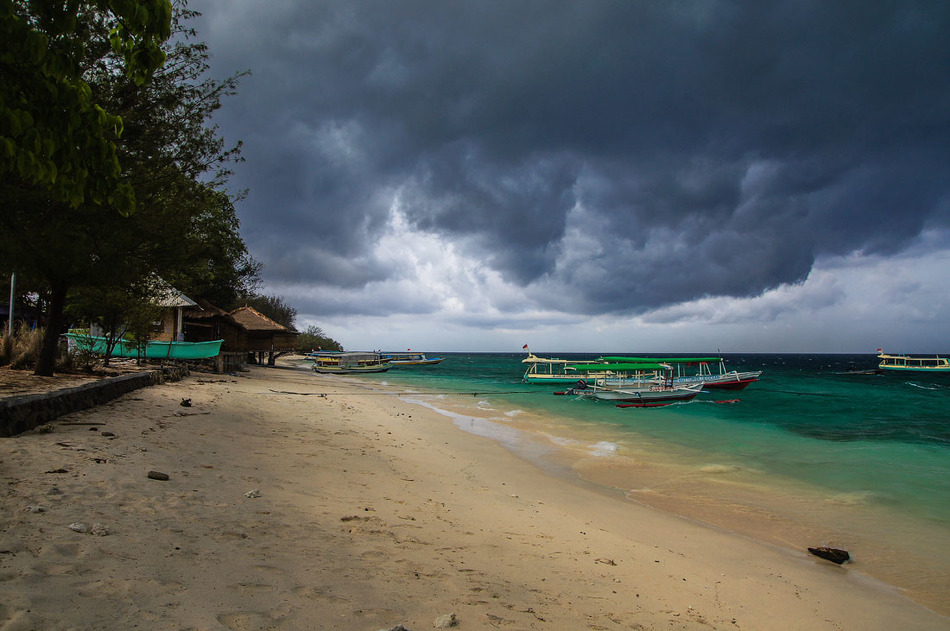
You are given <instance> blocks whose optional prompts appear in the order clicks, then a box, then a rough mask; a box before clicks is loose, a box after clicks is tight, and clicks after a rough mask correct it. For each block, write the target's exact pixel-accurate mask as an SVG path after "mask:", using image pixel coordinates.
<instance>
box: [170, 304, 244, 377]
mask: <svg viewBox="0 0 950 631" xmlns="http://www.w3.org/2000/svg"><path fill="white" fill-rule="evenodd" d="M195 303H197V304H196V305H195V306H194V307H191V308H189V309H185V310H184V313H183V323H184V332H185V341H186V342H207V341H210V340H224V342H222V344H221V352H220V353H219V354H218V356H217V357H216V358H215V370H216V371H217V372H234V371H236V370H243V369H244V367H245V364H246V363H247V350H246V349H245V348H244V337H245V336H244V327H242V326H241V325H240V324H238V322H237V320H235V319H234V318H233V317H231V314H230V313H228V312H227V311H225V310H224V309H221V308H220V307H216V306H215V305H213V304H211V303H210V302H208V301H207V300H205V299H203V298H198V299H196V300H195Z"/></svg>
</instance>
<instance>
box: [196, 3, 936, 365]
mask: <svg viewBox="0 0 950 631" xmlns="http://www.w3.org/2000/svg"><path fill="white" fill-rule="evenodd" d="M189 6H190V7H191V8H193V9H196V10H198V11H200V12H201V13H202V14H203V16H202V17H201V18H200V19H198V20H195V21H194V22H193V25H194V26H195V27H197V29H198V37H199V39H200V40H203V41H205V42H207V43H208V45H209V48H210V52H211V55H212V62H213V66H212V73H213V74H214V75H215V76H218V77H222V76H225V75H229V74H232V73H234V72H238V71H244V70H249V71H250V72H251V75H250V76H248V77H246V78H244V79H243V80H242V82H241V86H240V89H239V92H238V94H237V95H236V96H233V97H230V98H229V99H228V100H227V101H226V103H225V105H224V107H223V108H222V109H221V110H220V111H219V113H218V116H217V117H216V119H215V121H216V122H217V123H218V124H219V126H220V130H221V133H222V134H223V135H224V137H225V138H226V139H227V141H228V142H232V143H233V142H235V141H237V140H241V141H243V142H244V149H243V155H244V158H245V159H246V162H244V163H242V164H239V165H237V167H236V174H235V176H234V178H233V180H232V184H233V186H234V189H235V190H239V189H245V188H246V189H248V191H249V194H248V196H247V198H246V199H245V200H244V201H241V202H240V203H239V204H238V214H239V217H240V219H241V225H242V235H243V236H244V238H245V240H246V241H247V244H248V246H249V248H250V250H251V252H252V254H253V255H254V256H255V258H257V259H258V260H259V261H261V262H262V263H263V264H264V265H265V271H264V274H263V277H264V280H265V286H264V288H263V291H264V293H268V294H276V295H280V296H282V297H283V298H284V299H285V300H286V301H287V302H288V303H289V304H291V305H292V306H293V307H295V308H296V309H297V311H298V318H297V326H298V329H301V330H303V329H304V328H306V327H307V326H309V325H311V324H315V325H317V326H320V327H321V328H322V329H323V330H324V331H325V332H326V333H327V334H328V335H330V336H331V337H333V338H335V339H337V340H339V341H340V342H341V343H342V344H343V345H344V346H345V347H346V348H347V349H351V350H360V349H371V348H384V349H388V350H402V349H405V348H413V349H417V350H431V351H436V350H444V351H453V350H457V351H466V350H471V351H520V350H521V347H522V345H523V344H525V343H528V344H530V346H531V350H532V351H535V352H539V353H543V352H545V351H549V352H553V351H592V352H661V351H669V352H710V351H715V350H716V349H722V351H723V352H730V351H734V352H753V351H760V352H823V351H824V352H874V351H875V349H876V348H878V347H883V348H885V350H889V351H894V352H938V351H939V352H947V351H950V335H948V332H950V324H948V323H950V275H948V271H950V35H948V33H950V2H945V1H942V0H933V1H930V2H900V1H897V2H884V1H881V0H870V1H868V0H861V1H860V2H859V1H854V2H847V1H840V2H825V1H821V0H814V1H809V0H789V1H781V2H768V1H764V0H749V1H746V2H743V1H721V0H696V1H689V0H682V1H678V0H669V1H663V2H655V1H652V0H641V1H636V0H625V1H616V0H585V1H583V2H578V1H576V0H570V1H567V0H564V1H554V0H544V1H540V0H539V1H530V0H519V1H511V0H499V1H478V2H462V1H457V2H456V1H451V0H431V1H406V0H379V1H375V2H365V1H362V0H345V1H343V0H340V1H337V0H330V1H325V2H321V1H315V0H268V1H266V2H265V1H264V0H192V2H190V3H189Z"/></svg>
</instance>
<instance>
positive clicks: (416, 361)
mask: <svg viewBox="0 0 950 631" xmlns="http://www.w3.org/2000/svg"><path fill="white" fill-rule="evenodd" d="M383 359H388V360H389V363H390V364H392V365H393V366H394V367H396V366H434V365H435V364H439V363H441V362H443V361H445V358H444V357H426V354H425V353H416V352H414V351H407V352H405V353H384V354H383Z"/></svg>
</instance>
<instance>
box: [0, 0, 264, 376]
mask: <svg viewBox="0 0 950 631" xmlns="http://www.w3.org/2000/svg"><path fill="white" fill-rule="evenodd" d="M0 2H3V0H0ZM191 15H193V14H192V13H190V12H188V11H187V10H186V9H185V8H184V6H183V5H182V4H178V3H176V14H175V19H174V22H173V23H174V26H175V31H176V35H177V37H176V41H175V43H174V44H172V45H169V47H168V62H167V63H166V64H165V65H164V66H162V67H161V68H160V69H158V70H157V71H155V72H154V74H153V78H152V81H150V82H144V83H140V82H137V81H136V80H135V78H134V77H130V76H129V75H128V74H127V73H125V72H124V71H122V70H121V68H122V66H121V64H119V63H117V57H116V53H115V51H114V50H113V49H112V47H111V46H105V45H103V44H102V42H103V41H106V40H107V39H108V37H106V34H107V33H108V31H107V30H106V29H107V28H108V20H104V19H102V16H101V15H100V14H98V13H95V12H92V13H88V14H84V15H82V16H81V17H82V18H83V20H84V22H83V23H84V24H85V28H86V32H88V33H90V35H89V39H88V41H89V42H90V44H89V45H87V46H86V47H85V48H84V50H85V51H86V55H87V57H86V58H85V59H84V60H83V69H84V71H83V76H85V77H86V79H87V80H88V84H87V85H89V86H90V89H91V93H92V94H93V95H94V97H95V100H96V102H97V103H101V104H103V107H104V108H105V109H107V110H108V111H111V112H117V113H119V114H120V115H121V116H122V118H123V120H124V122H125V133H124V134H123V135H122V137H121V138H120V139H118V140H117V142H116V144H115V147H116V155H117V156H118V158H119V159H120V161H121V162H122V164H123V165H124V168H125V171H124V172H123V174H122V181H123V182H124V183H125V184H127V185H128V186H129V187H130V188H131V189H132V190H133V191H134V192H135V196H136V199H137V202H138V208H137V211H136V212H135V213H134V214H132V215H129V216H123V215H122V214H120V213H117V212H115V208H114V207H111V206H108V205H102V204H97V203H94V202H92V201H91V200H89V199H86V200H85V201H83V202H81V203H79V204H78V205H73V204H72V203H70V202H69V201H63V200H62V199H60V198H59V197H57V196H56V195H54V194H51V192H50V191H49V189H48V188H46V187H44V186H41V185H38V184H36V183H35V181H33V180H31V179H30V178H26V177H23V176H21V175H20V174H18V173H12V174H10V176H9V177H7V178H4V179H3V180H2V181H0V269H3V268H8V269H13V268H14V267H15V269H16V270H17V272H18V274H19V273H20V272H21V270H22V271H23V272H24V277H29V278H33V279H35V282H36V286H35V290H36V291H37V292H39V293H40V294H42V295H43V296H44V297H45V298H46V301H47V304H48V311H47V314H48V315H47V317H48V325H47V332H48V334H47V336H46V339H45V340H44V346H43V350H42V352H41V356H40V361H39V362H38V363H37V368H36V372H37V374H51V373H52V366H53V360H54V358H55V352H56V343H57V338H58V335H59V333H60V332H61V330H62V324H63V308H64V307H65V304H66V298H67V293H68V292H69V291H70V290H73V293H74V294H75V293H76V292H81V291H83V290H84V289H96V290H106V289H109V290H110V291H113V290H114V291H115V292H119V293H120V292H121V291H125V290H128V288H130V287H133V286H135V285H136V284H137V283H141V282H142V281H143V279H145V278H147V277H148V276H150V275H158V276H160V277H162V278H163V279H164V280H166V281H167V282H169V283H171V284H173V285H175V286H176V287H177V288H178V289H179V290H181V291H183V292H185V293H186V294H191V295H194V296H195V297H205V298H208V299H209V300H212V302H217V303H218V304H228V303H229V302H231V301H233V300H234V298H235V297H236V296H238V295H242V294H245V293H248V292H249V291H250V290H252V289H253V287H254V286H255V283H256V278H257V273H258V270H259V265H258V264H257V263H255V262H254V261H253V259H251V257H250V256H249V255H248V252H247V249H246V246H245V244H244V242H243V240H242V239H241V237H240V234H239V232H238V230H239V224H238V220H237V218H236V215H235V211H234V204H233V199H232V198H230V197H229V196H228V195H227V194H226V193H224V192H222V191H221V190H220V189H221V187H222V186H223V184H224V183H226V180H227V177H228V175H229V171H228V170H227V168H226V165H227V164H228V163H229V161H231V160H234V159H236V158H237V157H238V151H239V147H234V148H231V149H225V148H224V146H223V141H222V140H221V139H220V138H219V136H218V134H217V129H216V127H214V126H209V125H208V124H207V123H208V120H209V119H210V116H211V114H212V113H213V112H214V111H215V110H216V109H217V108H218V107H220V101H221V98H222V97H223V96H225V95H228V94H232V93H233V92H234V90H235V89H236V85H237V79H238V76H239V75H235V76H234V77H231V78H229V79H226V80H224V81H217V82H215V81H209V80H201V79H200V77H201V75H202V74H203V73H204V71H205V70H206V69H207V63H206V61H207V50H206V47H205V46H204V45H203V44H200V43H194V42H191V41H190V39H189V37H190V36H191V35H192V33H191V32H190V31H189V30H188V29H187V28H186V27H185V26H184V21H185V20H186V19H187V18H188V17H190V16H191ZM93 33H94V35H93ZM93 43H94V44H95V45H93Z"/></svg>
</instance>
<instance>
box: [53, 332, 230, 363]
mask: <svg viewBox="0 0 950 631" xmlns="http://www.w3.org/2000/svg"><path fill="white" fill-rule="evenodd" d="M65 335H66V337H67V338H69V339H71V340H73V341H74V342H75V344H76V347H77V348H79V349H80V350H83V351H86V352H92V353H96V354H97V355H105V354H106V351H107V350H108V343H109V341H108V340H107V339H106V338H104V337H96V336H94V335H83V334H80V333H66V334H65ZM223 342H224V340H212V341H209V342H159V341H156V340H151V341H149V342H147V343H146V344H145V354H144V355H142V356H143V357H145V358H148V359H209V358H211V357H217V356H218V354H219V353H220V352H221V344H222V343H223ZM140 354H141V348H140V346H139V345H138V344H136V343H135V342H133V341H131V340H118V341H117V342H116V344H115V347H114V348H113V349H112V353H111V355H110V356H111V357H130V358H133V359H138V358H139V356H140Z"/></svg>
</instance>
